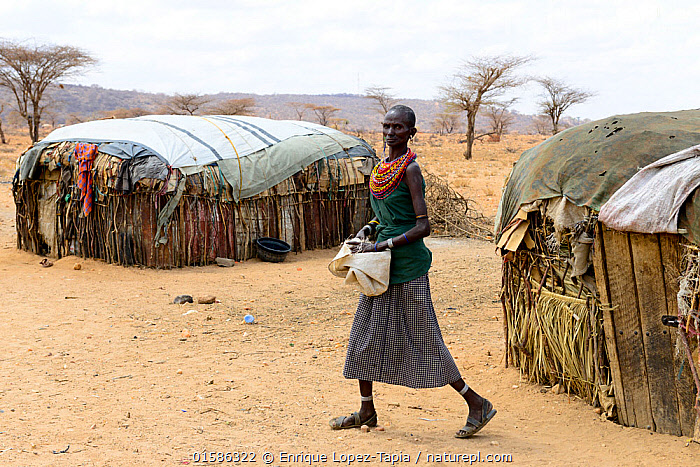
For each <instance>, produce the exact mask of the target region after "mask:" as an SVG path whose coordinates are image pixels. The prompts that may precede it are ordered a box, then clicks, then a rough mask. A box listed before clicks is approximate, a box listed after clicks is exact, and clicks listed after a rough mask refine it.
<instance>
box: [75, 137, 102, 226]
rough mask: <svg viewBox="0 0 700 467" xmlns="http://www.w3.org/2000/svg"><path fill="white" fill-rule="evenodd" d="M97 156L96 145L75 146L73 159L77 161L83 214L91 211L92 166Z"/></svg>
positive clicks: (83, 144) (82, 144) (80, 144)
mask: <svg viewBox="0 0 700 467" xmlns="http://www.w3.org/2000/svg"><path fill="white" fill-rule="evenodd" d="M96 155H97V145H96V144H90V143H78V144H77V145H76V146H75V157H76V159H77V161H78V188H80V201H82V203H83V214H85V215H86V216H87V215H88V214H90V212H91V211H92V165H93V163H94V162H95V156H96Z"/></svg>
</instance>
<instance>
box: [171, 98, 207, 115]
mask: <svg viewBox="0 0 700 467" xmlns="http://www.w3.org/2000/svg"><path fill="white" fill-rule="evenodd" d="M209 102H211V99H209V98H208V97H207V96H203V95H201V94H179V93H175V95H173V96H172V97H171V98H170V99H168V101H167V102H166V103H165V112H166V113H169V114H173V115H194V114H195V113H197V112H198V111H199V109H201V108H202V107H204V106H205V105H207V104H208V103H209Z"/></svg>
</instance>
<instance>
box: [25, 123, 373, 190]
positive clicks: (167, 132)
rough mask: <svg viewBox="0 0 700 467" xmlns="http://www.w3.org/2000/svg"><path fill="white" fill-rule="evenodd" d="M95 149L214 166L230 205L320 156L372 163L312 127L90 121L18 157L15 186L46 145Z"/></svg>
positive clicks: (364, 151)
mask: <svg viewBox="0 0 700 467" xmlns="http://www.w3.org/2000/svg"><path fill="white" fill-rule="evenodd" d="M61 141H79V142H89V143H96V144H100V143H102V144H100V151H102V152H105V153H107V154H111V155H115V156H117V157H121V158H122V159H130V158H135V157H146V156H157V157H158V158H159V159H161V160H162V161H163V162H164V163H165V164H167V165H169V166H171V167H173V168H177V169H180V170H181V171H182V172H183V173H185V174H191V173H197V172H200V171H201V170H203V167H204V166H207V165H210V164H216V165H218V167H219V168H220V169H221V172H222V174H223V175H224V177H225V178H226V181H227V182H228V183H229V184H230V185H231V186H232V187H233V195H234V198H235V199H236V200H238V199H239V198H246V197H249V196H254V195H256V194H258V193H260V192H262V191H264V190H266V189H268V188H270V187H272V186H274V185H276V184H278V183H280V182H281V181H283V180H284V179H286V178H288V177H289V176H291V175H293V174H295V173H296V172H298V171H299V170H301V169H303V168H304V167H306V166H308V165H310V164H312V163H313V162H315V161H317V160H320V159H322V158H324V157H330V156H336V157H348V156H350V157H374V155H375V154H374V150H373V149H372V148H371V146H369V145H368V144H367V143H366V142H364V141H363V140H361V139H359V138H355V137H353V136H349V135H346V134H344V133H342V132H340V131H338V130H334V129H332V128H328V127H325V126H322V125H317V124H315V123H310V122H304V121H296V120H294V121H292V120H269V119H265V118H259V117H244V116H230V115H207V116H182V115H147V116H143V117H137V118H128V119H108V120H96V121H91V122H86V123H80V124H77V125H71V126H66V127H63V128H59V129H57V130H54V131H53V132H51V133H50V134H49V135H48V136H47V137H46V138H44V139H43V140H41V141H40V142H39V143H37V145H36V146H35V147H34V148H33V150H30V151H29V152H28V153H26V155H25V156H24V157H23V160H22V161H21V167H20V174H19V176H20V179H22V180H23V179H26V178H31V174H32V171H33V168H34V166H35V163H36V160H37V157H38V154H39V153H40V152H41V150H42V149H43V148H45V147H46V146H47V145H49V144H51V143H56V142H61Z"/></svg>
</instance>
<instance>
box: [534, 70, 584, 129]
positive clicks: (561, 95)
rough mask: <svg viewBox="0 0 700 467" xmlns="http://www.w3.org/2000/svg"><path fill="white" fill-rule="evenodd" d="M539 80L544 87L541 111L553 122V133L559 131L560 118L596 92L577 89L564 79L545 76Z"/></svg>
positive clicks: (540, 104) (540, 102) (540, 103)
mask: <svg viewBox="0 0 700 467" xmlns="http://www.w3.org/2000/svg"><path fill="white" fill-rule="evenodd" d="M537 82H538V83H540V84H541V85H542V87H543V88H544V93H543V94H542V95H541V96H540V97H541V99H540V101H538V102H537V103H538V104H539V106H540V112H542V114H544V115H547V116H548V117H549V119H550V120H551V122H552V134H553V135H556V134H557V133H559V118H561V116H562V114H563V113H564V112H565V111H566V109H568V108H569V107H571V106H572V105H574V104H580V103H582V102H586V101H587V100H588V99H590V98H591V97H593V96H594V95H595V94H594V93H592V92H590V91H586V90H583V89H576V88H572V87H569V86H567V85H566V84H564V83H563V82H562V81H560V80H557V79H554V78H550V77H548V76H545V77H544V78H539V79H537Z"/></svg>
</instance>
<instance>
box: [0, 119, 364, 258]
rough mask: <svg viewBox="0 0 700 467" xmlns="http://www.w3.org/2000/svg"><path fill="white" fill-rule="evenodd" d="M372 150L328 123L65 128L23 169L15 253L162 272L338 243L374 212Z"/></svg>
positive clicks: (30, 154) (125, 122) (129, 122)
mask: <svg viewBox="0 0 700 467" xmlns="http://www.w3.org/2000/svg"><path fill="white" fill-rule="evenodd" d="M375 160H376V156H375V153H374V150H373V149H372V148H371V147H370V146H369V145H368V144H367V143H366V142H365V141H363V140H361V139H359V138H355V137H352V136H349V135H346V134H344V133H341V132H339V131H336V130H333V129H331V128H327V127H324V126H321V125H316V124H313V123H308V122H302V121H279V120H268V119H263V118H256V117H242V116H218V115H210V116H202V117H199V116H176V115H166V116H163V115H160V116H158V115H150V116H144V117H138V118H129V119H116V120H115V119H112V120H98V121H92V122H87V123H81V124H78V125H72V126H67V127H64V128H60V129H57V130H55V131H53V132H52V133H51V134H49V135H48V136H47V137H46V138H44V139H43V140H42V141H40V142H39V143H37V144H36V145H34V146H33V147H32V148H31V149H29V150H28V151H26V152H25V153H24V154H23V155H22V156H21V157H20V159H19V160H18V170H17V173H16V175H15V179H14V181H13V194H14V199H15V204H16V209H17V223H16V225H17V244H18V248H22V249H25V250H29V251H32V252H35V253H37V254H43V255H49V256H52V257H58V258H60V257H62V256H64V255H68V254H77V255H80V256H83V257H90V258H100V259H103V260H105V261H107V262H110V263H118V264H124V265H132V264H137V265H144V266H149V267H157V268H169V267H181V266H188V265H202V264H207V263H210V262H213V261H214V260H215V258H217V257H225V258H232V259H235V260H243V259H247V258H251V257H253V256H254V255H255V252H256V249H255V244H254V242H255V240H256V239H257V238H258V237H266V236H269V237H276V238H280V239H282V240H284V241H286V242H287V243H289V244H290V245H292V247H293V249H294V250H295V251H301V250H305V249H313V248H316V247H328V246H332V245H337V244H339V243H341V242H342V240H343V239H344V238H345V237H346V236H348V235H349V234H350V233H352V232H356V231H357V230H358V229H359V228H360V227H361V226H362V225H363V224H364V223H365V222H367V220H368V219H367V216H368V215H369V210H370V209H369V203H368V187H367V182H366V180H365V175H368V174H369V172H370V171H371V169H372V167H373V166H374V163H375Z"/></svg>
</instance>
